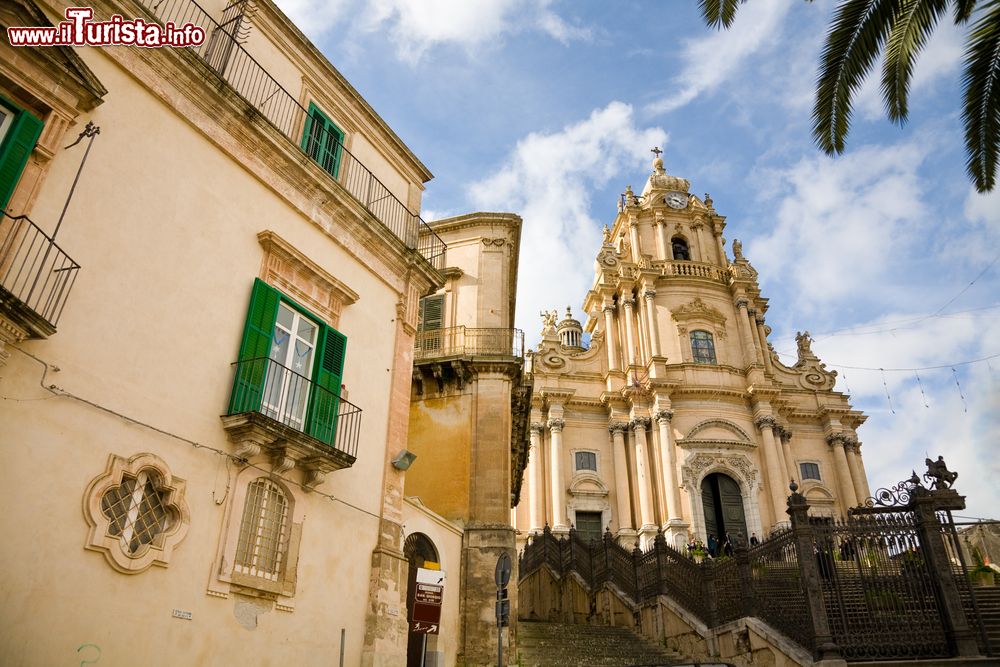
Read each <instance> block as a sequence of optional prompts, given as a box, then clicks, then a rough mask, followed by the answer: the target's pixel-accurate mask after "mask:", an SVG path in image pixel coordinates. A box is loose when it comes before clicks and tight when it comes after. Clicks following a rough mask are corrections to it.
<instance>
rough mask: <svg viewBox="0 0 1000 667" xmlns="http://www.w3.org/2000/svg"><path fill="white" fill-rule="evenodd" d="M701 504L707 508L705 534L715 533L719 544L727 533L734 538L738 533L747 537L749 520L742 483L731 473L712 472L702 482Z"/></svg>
mask: <svg viewBox="0 0 1000 667" xmlns="http://www.w3.org/2000/svg"><path fill="white" fill-rule="evenodd" d="M701 504H702V506H703V507H704V508H705V536H706V539H707V537H708V536H709V535H715V536H716V537H717V538H718V540H719V544H720V545H721V544H722V543H724V542H725V541H726V534H727V533H728V534H729V536H730V537H732V538H733V539H734V540H735V539H736V536H737V535H742V536H743V539H744V540H745V539H746V538H747V520H746V515H745V514H744V513H743V495H742V494H741V493H740V485H739V484H737V483H736V480H734V479H733V478H732V477H730V476H729V475H725V474H723V473H720V472H716V473H712V474H711V475H709V476H707V477H706V478H705V479H704V480H703V481H702V483H701Z"/></svg>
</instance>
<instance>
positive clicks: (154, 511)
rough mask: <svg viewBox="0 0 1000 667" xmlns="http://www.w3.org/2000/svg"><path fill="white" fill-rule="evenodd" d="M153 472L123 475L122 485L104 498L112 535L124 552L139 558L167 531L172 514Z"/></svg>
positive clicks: (102, 504) (102, 507)
mask: <svg viewBox="0 0 1000 667" xmlns="http://www.w3.org/2000/svg"><path fill="white" fill-rule="evenodd" d="M158 483H159V478H158V477H157V475H156V474H155V473H153V472H148V471H146V470H143V471H140V472H139V474H138V475H137V476H132V475H122V483H121V484H120V485H118V486H116V487H114V488H112V489H109V490H108V491H107V492H106V493H105V494H104V496H103V497H102V498H101V511H102V512H104V515H105V516H106V517H108V519H110V523H109V524H108V535H111V536H112V537H117V538H119V539H120V541H121V546H122V550H123V551H124V552H125V553H126V554H128V555H129V556H135V555H136V554H138V553H139V551H140V550H143V549H144V548H145V546H146V545H147V544H151V543H152V542H153V541H154V540H155V539H156V538H157V537H158V536H159V535H160V534H162V533H163V532H164V531H166V530H167V527H168V523H169V520H170V519H169V516H170V515H169V512H168V511H167V508H166V507H165V506H164V504H163V495H162V493H161V492H160V490H159V489H157V488H156V487H157V485H158Z"/></svg>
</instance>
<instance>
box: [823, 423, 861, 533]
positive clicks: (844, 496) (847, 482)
mask: <svg viewBox="0 0 1000 667" xmlns="http://www.w3.org/2000/svg"><path fill="white" fill-rule="evenodd" d="M826 442H827V444H828V445H830V449H832V450H833V467H834V469H835V470H836V471H837V485H838V487H839V489H838V490H839V492H840V506H841V508H842V509H843V511H844V513H845V514H846V513H847V510H848V509H850V508H851V507H855V506H856V505H857V504H858V499H857V497H855V495H854V482H853V481H851V469H850V467H849V466H848V465H847V454H846V453H845V452H844V445H845V444H846V442H847V436H846V435H844V434H843V433H833V434H831V435H829V436H827V438H826Z"/></svg>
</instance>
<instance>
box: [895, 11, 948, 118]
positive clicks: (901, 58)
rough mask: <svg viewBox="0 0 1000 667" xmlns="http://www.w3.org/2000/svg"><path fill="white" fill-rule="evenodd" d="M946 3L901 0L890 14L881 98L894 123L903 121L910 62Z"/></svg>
mask: <svg viewBox="0 0 1000 667" xmlns="http://www.w3.org/2000/svg"><path fill="white" fill-rule="evenodd" d="M947 6H948V0H902V2H901V3H900V6H899V9H898V10H897V12H896V15H895V17H894V18H893V25H892V30H891V32H890V33H889V39H888V41H887V42H886V46H885V61H884V62H883V63H882V98H883V99H884V100H885V112H886V115H888V116H889V120H891V121H892V122H894V123H898V124H900V125H902V124H903V122H904V121H906V115H907V96H908V95H909V89H910V77H911V76H912V74H913V62H914V61H915V60H916V58H917V56H918V55H919V54H920V50H921V49H922V48H923V47H924V44H925V43H926V42H927V38H928V37H929V36H930V34H931V32H932V31H933V30H934V26H936V25H937V22H938V18H939V17H940V16H941V13H942V12H943V11H944V10H945V9H946V8H947Z"/></svg>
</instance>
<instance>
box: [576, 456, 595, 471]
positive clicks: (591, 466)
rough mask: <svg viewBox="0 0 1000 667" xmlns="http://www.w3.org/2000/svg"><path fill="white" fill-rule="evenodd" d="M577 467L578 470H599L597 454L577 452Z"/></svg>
mask: <svg viewBox="0 0 1000 667" xmlns="http://www.w3.org/2000/svg"><path fill="white" fill-rule="evenodd" d="M576 469H577V470H593V471H595V472H596V471H597V454H595V453H594V452H577V453H576Z"/></svg>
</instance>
